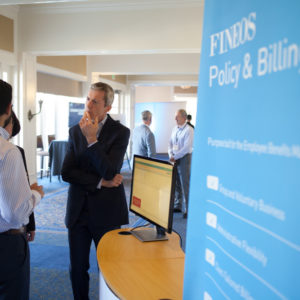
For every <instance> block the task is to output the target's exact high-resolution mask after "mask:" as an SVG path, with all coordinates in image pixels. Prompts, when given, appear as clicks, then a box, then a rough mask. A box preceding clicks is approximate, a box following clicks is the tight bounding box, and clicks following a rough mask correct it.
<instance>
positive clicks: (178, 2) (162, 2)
mask: <svg viewBox="0 0 300 300" xmlns="http://www.w3.org/2000/svg"><path fill="white" fill-rule="evenodd" d="M203 4H204V0H150V1H149V0H0V6H1V5H2V6H3V5H9V6H12V5H16V6H17V5H19V6H20V9H22V13H24V12H26V11H31V12H32V11H37V12H45V11H47V12H50V11H51V10H52V9H55V11H56V9H59V10H61V11H62V10H66V11H68V12H69V11H70V10H71V11H74V10H75V11H77V10H80V11H81V10H82V9H83V10H85V9H88V10H89V9H92V10H95V9H96V10H97V9H100V10H102V9H103V8H104V9H108V10H115V9H117V10H124V9H125V10H128V9H136V8H137V9H140V8H142V9H144V8H145V9H147V8H169V7H179V8H180V7H194V6H203ZM83 54H84V53H83ZM149 54H150V53H149ZM65 55H68V54H65ZM86 55H89V54H86ZM145 74H146V73H145ZM140 75H141V74H140ZM148 75H149V74H148ZM169 75H171V76H172V75H173V76H174V74H169ZM186 75H189V74H186ZM191 75H194V76H195V74H191ZM152 76H153V77H156V76H157V74H152ZM165 76H166V77H168V75H165ZM150 77H151V76H150ZM196 80H197V75H196V77H193V79H192V80H188V82H186V81H183V82H182V84H192V85H195V82H197V81H196ZM150 81H152V80H151V79H150ZM171 81H174V78H173V79H171Z"/></svg>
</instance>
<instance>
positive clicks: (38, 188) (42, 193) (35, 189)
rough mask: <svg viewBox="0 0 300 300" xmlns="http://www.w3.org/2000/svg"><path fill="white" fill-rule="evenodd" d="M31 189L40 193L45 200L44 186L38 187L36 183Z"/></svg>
mask: <svg viewBox="0 0 300 300" xmlns="http://www.w3.org/2000/svg"><path fill="white" fill-rule="evenodd" d="M30 189H31V190H34V191H37V192H39V193H40V195H41V197H42V198H43V197H44V195H45V193H44V190H43V186H42V185H37V183H36V182H35V183H33V184H32V185H31V186H30Z"/></svg>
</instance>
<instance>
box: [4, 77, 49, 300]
mask: <svg viewBox="0 0 300 300" xmlns="http://www.w3.org/2000/svg"><path fill="white" fill-rule="evenodd" d="M11 111H12V87H11V85H10V84H8V83H7V82H5V81H3V80H0V299H1V300H2V299H14V300H19V299H20V300H28V299H29V280H30V266H29V247H28V241H27V237H26V232H25V228H24V225H26V224H27V223H28V221H29V215H30V214H31V213H32V211H33V208H34V207H35V206H36V205H37V204H38V203H39V202H40V200H41V198H42V197H43V196H44V192H43V187H42V186H38V185H37V184H36V183H35V184H33V185H31V186H29V184H28V180H27V176H26V172H25V168H24V162H23V159H22V156H21V153H20V151H19V150H18V149H17V147H16V146H14V145H13V144H11V143H10V142H8V139H9V137H10V133H8V132H7V131H6V130H5V128H4V125H5V122H7V119H9V118H10V119H11ZM9 122H12V121H11V120H9ZM11 126H12V125H11Z"/></svg>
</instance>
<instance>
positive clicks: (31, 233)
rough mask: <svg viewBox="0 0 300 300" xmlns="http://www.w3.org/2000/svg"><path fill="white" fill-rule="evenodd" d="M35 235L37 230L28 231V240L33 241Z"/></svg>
mask: <svg viewBox="0 0 300 300" xmlns="http://www.w3.org/2000/svg"><path fill="white" fill-rule="evenodd" d="M34 237H35V231H28V232H27V241H28V242H33V241H34Z"/></svg>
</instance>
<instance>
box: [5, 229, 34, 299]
mask: <svg viewBox="0 0 300 300" xmlns="http://www.w3.org/2000/svg"><path fill="white" fill-rule="evenodd" d="M29 257H30V256H29V247H28V242H27V240H26V237H25V235H24V234H15V235H9V234H0V300H28V299H29V281H30V258H29Z"/></svg>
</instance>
